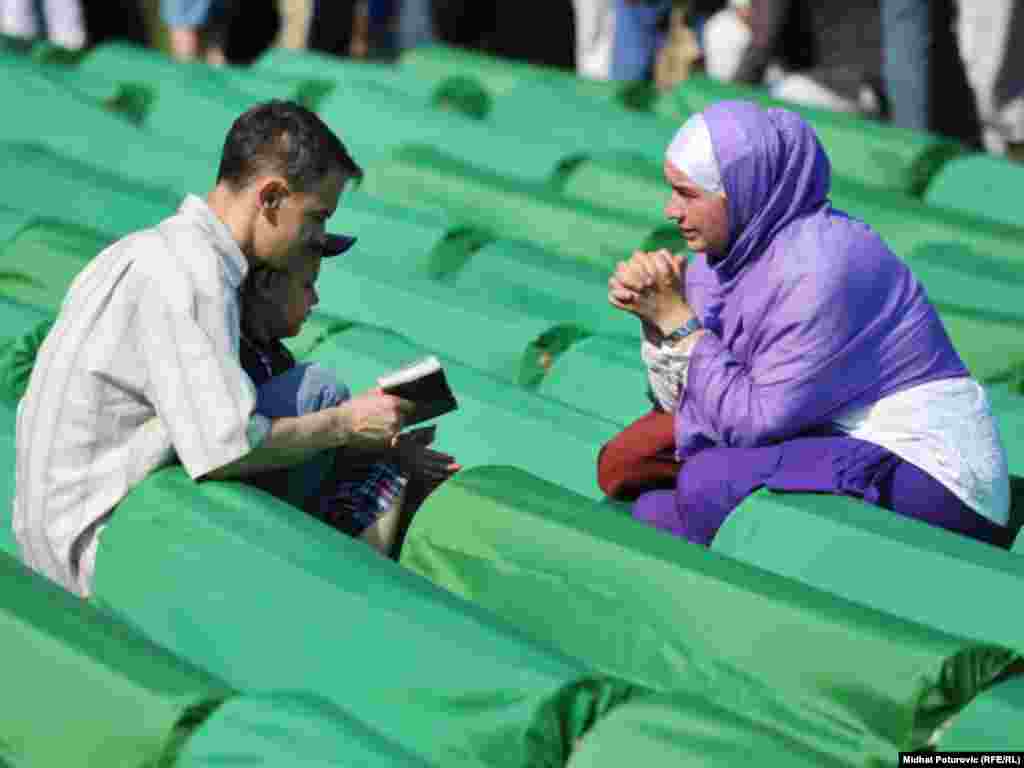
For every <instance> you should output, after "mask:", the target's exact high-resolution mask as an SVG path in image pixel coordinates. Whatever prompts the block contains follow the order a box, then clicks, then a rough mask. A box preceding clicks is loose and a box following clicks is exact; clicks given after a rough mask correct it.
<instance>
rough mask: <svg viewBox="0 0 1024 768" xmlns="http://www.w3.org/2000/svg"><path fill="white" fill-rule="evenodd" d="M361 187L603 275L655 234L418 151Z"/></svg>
mask: <svg viewBox="0 0 1024 768" xmlns="http://www.w3.org/2000/svg"><path fill="white" fill-rule="evenodd" d="M363 188H364V189H365V190H366V191H367V192H368V193H370V194H372V195H376V196H378V197H381V198H383V199H385V200H389V201H391V202H393V203H396V204H400V205H408V206H411V207H417V206H434V207H440V208H443V209H444V210H446V211H447V212H448V214H449V215H450V216H451V217H452V218H453V219H456V220H460V221H463V222H465V223H468V224H472V225H474V226H476V227H480V228H482V229H485V230H487V231H490V232H492V233H494V234H495V235H497V236H498V237H502V238H509V239H520V240H529V241H532V242H534V243H536V244H537V245H540V246H542V247H544V248H546V249H549V250H550V251H551V252H552V253H554V254H557V255H559V256H561V257H563V258H570V259H575V260H577V261H583V262H587V263H590V264H593V265H596V266H598V267H602V268H604V269H613V268H614V266H615V264H616V263H617V262H618V261H619V260H620V259H623V258H626V257H628V256H629V254H630V253H631V252H632V250H633V249H635V248H639V247H641V245H642V244H643V242H644V241H645V240H646V239H647V237H648V236H649V235H650V234H651V231H652V230H653V229H654V227H652V226H651V225H650V223H649V222H648V221H647V220H645V219H644V218H642V217H639V216H631V215H628V214H623V213H615V212H613V211H610V210H607V209H601V208H597V207H596V206H593V205H590V204H587V203H572V202H569V201H566V200H565V199H564V198H563V197H562V196H561V195H560V194H558V192H557V191H554V190H550V189H548V188H547V187H545V186H542V185H538V184H531V183H527V182H521V181H516V180H511V179H508V178H506V177H501V176H497V175H495V174H493V173H489V172H486V171H482V170H480V169H477V168H473V167H471V166H469V165H467V164H466V163H464V162H463V161H462V160H460V159H458V158H456V157H454V156H451V155H448V154H445V153H443V152H440V151H438V150H436V149H434V148H432V147H426V146H419V145H408V146H404V147H402V148H400V149H398V150H396V151H395V152H394V153H392V155H391V156H390V157H388V158H387V159H386V160H385V161H382V162H379V163H376V164H373V165H371V166H370V167H369V168H368V169H367V177H366V181H365V182H364V183H363ZM680 242H681V241H680Z"/></svg>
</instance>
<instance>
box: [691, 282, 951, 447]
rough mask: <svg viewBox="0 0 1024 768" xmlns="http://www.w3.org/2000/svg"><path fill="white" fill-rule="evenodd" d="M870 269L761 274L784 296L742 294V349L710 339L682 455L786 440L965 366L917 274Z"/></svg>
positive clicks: (698, 365)
mask: <svg viewBox="0 0 1024 768" xmlns="http://www.w3.org/2000/svg"><path fill="white" fill-rule="evenodd" d="M865 266H867V265H865V264H864V263H863V262H862V263H861V265H859V266H858V268H857V269H849V268H845V269H844V268H839V269H834V270H832V271H829V272H826V273H824V274H822V273H820V272H819V273H815V272H813V271H806V272H804V273H802V274H790V275H785V276H783V277H782V278H778V276H772V275H769V274H765V273H760V274H759V275H757V279H758V280H759V281H761V285H764V284H770V283H772V282H774V284H775V286H776V287H775V290H774V291H767V292H765V291H763V290H762V291H759V292H758V293H757V294H756V295H751V294H747V295H746V296H744V297H743V298H742V299H741V298H740V297H738V296H737V297H735V298H736V300H737V301H738V302H743V303H744V304H745V307H744V309H745V314H743V315H742V316H741V317H740V322H739V324H738V325H739V326H740V327H743V326H744V325H745V327H744V330H743V332H742V334H740V333H735V332H734V333H733V335H734V336H735V337H737V338H734V340H733V342H732V345H733V348H730V346H729V345H727V344H726V343H725V342H724V341H723V339H722V338H720V337H719V336H716V335H714V334H713V333H711V332H707V333H705V335H704V336H703V338H702V339H701V340H700V341H699V342H698V343H697V344H696V345H695V347H694V349H693V351H692V354H691V358H690V367H689V373H688V377H689V378H688V383H687V387H686V390H685V392H684V396H683V398H682V400H681V402H680V406H679V410H678V412H677V431H676V434H677V450H678V452H679V454H680V456H686V455H690V454H692V453H694V452H696V451H698V450H700V449H702V448H704V447H707V446H708V445H710V444H715V445H726V446H737V447H750V446H757V445H764V444H767V443H772V442H778V441H780V440H784V439H787V438H790V437H793V436H795V435H797V434H800V433H802V432H806V431H807V430H809V429H813V428H816V427H820V426H825V425H826V424H827V423H828V422H829V421H830V419H831V417H832V416H834V414H836V413H837V412H838V411H839V410H841V409H842V408H843V407H845V406H849V405H851V404H854V403H862V402H874V401H875V400H876V399H878V397H879V396H881V395H883V394H885V393H886V392H888V391H893V390H894V389H896V388H899V387H901V386H906V385H908V384H909V383H914V382H917V381H921V380H925V379H927V378H929V377H934V376H935V375H936V372H937V371H939V370H940V369H949V370H950V371H952V370H953V369H954V368H957V366H956V365H954V364H953V363H955V362H956V356H955V353H952V348H951V347H950V345H949V341H948V338H947V337H946V335H945V332H944V330H943V329H942V327H941V323H940V322H939V321H938V316H937V315H936V313H935V310H934V308H933V307H932V306H931V305H930V304H929V303H928V302H927V300H926V299H925V298H924V295H923V293H922V292H921V291H920V290H919V289H918V287H917V283H916V281H914V280H913V278H912V276H911V275H910V273H909V271H907V270H906V269H905V267H897V268H896V269H871V268H865ZM773 277H774V278H776V279H772V278H773ZM895 318H898V319H895ZM744 321H745V322H744ZM736 326H737V322H736V321H735V319H734V320H733V321H732V327H733V328H735V327H736ZM726 333H729V331H726ZM947 347H948V350H947Z"/></svg>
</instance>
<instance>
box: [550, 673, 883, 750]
mask: <svg viewBox="0 0 1024 768" xmlns="http://www.w3.org/2000/svg"><path fill="white" fill-rule="evenodd" d="M869 739H870V737H869V736H868V735H867V734H864V733H863V732H862V731H859V729H858V728H857V727H856V726H855V725H854V724H851V723H847V722H843V721H842V720H837V719H836V718H834V717H832V716H830V714H829V713H828V712H827V709H826V707H823V706H821V705H820V704H818V703H817V702H811V701H801V700H799V699H796V698H794V697H792V696H790V697H786V698H781V697H780V696H779V695H778V694H777V693H776V692H774V691H772V690H771V689H769V688H767V687H765V686H761V685H758V684H757V683H756V682H754V681H752V680H750V679H747V678H744V677H743V676H742V675H739V674H727V673H726V671H725V670H722V672H721V674H720V675H719V678H718V680H716V684H715V686H714V687H711V686H708V685H701V684H700V683H699V682H698V683H697V684H693V685H691V687H690V688H687V689H684V690H677V691H672V692H670V693H651V694H646V695H643V696H638V697H637V698H635V699H633V700H631V701H629V702H626V703H625V704H623V705H622V706H620V707H618V708H617V709H615V710H614V711H613V712H611V713H610V714H609V715H608V716H607V717H605V718H604V719H602V720H600V721H599V722H598V723H597V724H596V725H595V727H594V728H593V729H592V730H591V731H590V732H589V733H587V735H586V736H585V737H584V739H583V742H582V743H581V745H580V747H579V749H578V750H577V751H576V753H575V754H574V755H573V756H572V757H571V758H570V760H569V762H568V764H567V766H568V768H612V766H616V767H617V766H622V765H645V766H646V765H651V766H654V765H657V766H669V765H686V766H694V767H695V768H696V767H699V768H733V766H737V765H773V766H787V768H826V767H828V768H838V767H839V766H846V767H847V768H864V766H868V765H871V766H877V768H887V767H888V766H891V765H892V764H893V761H894V760H895V759H896V757H895V752H893V753H892V756H891V757H890V758H888V759H882V758H881V754H885V753H886V751H887V750H886V749H885V747H884V746H881V745H879V747H878V752H877V753H876V754H875V756H874V757H873V758H868V759H864V752H865V748H864V741H867V740H869Z"/></svg>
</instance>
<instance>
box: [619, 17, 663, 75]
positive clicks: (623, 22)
mask: <svg viewBox="0 0 1024 768" xmlns="http://www.w3.org/2000/svg"><path fill="white" fill-rule="evenodd" d="M671 8H672V3H671V0H658V2H654V3H651V2H640V3H627V2H626V0H615V38H614V42H613V43H612V67H611V79H612V80H645V79H646V78H647V77H648V76H649V75H650V73H651V70H652V68H653V66H654V57H655V55H656V54H657V52H658V49H659V48H660V47H661V46H662V44H663V43H664V42H665V40H664V37H665V35H664V34H663V33H662V32H660V31H659V30H658V22H659V21H660V19H661V18H662V17H663V16H664V15H665V14H666V13H668V12H669V10H671Z"/></svg>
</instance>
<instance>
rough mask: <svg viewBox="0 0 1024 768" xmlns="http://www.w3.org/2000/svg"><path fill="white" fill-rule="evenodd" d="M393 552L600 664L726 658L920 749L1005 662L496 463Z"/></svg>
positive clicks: (682, 675)
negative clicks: (681, 537)
mask: <svg viewBox="0 0 1024 768" xmlns="http://www.w3.org/2000/svg"><path fill="white" fill-rule="evenodd" d="M402 562H403V563H404V564H405V565H407V566H408V567H410V568H411V569H413V570H414V571H416V572H417V573H420V574H423V575H424V576H427V577H428V578H430V579H431V580H432V581H434V582H435V583H437V584H439V585H441V586H443V587H446V588H447V589H450V590H451V591H453V592H455V593H456V594H458V595H461V596H463V597H465V598H467V599H469V600H471V601H473V602H475V603H477V604H478V605H480V606H482V607H485V608H487V609H489V610H491V611H493V612H494V613H495V614H496V615H499V616H502V617H503V618H505V619H507V620H509V621H512V622H513V623H515V624H517V625H518V626H520V627H521V628H522V629H523V630H524V631H525V632H527V633H528V634H529V635H531V636H533V637H535V638H537V639H539V640H541V641H543V642H548V643H551V644H553V645H555V646H557V647H560V648H561V649H562V650H563V651H565V652H567V653H570V654H572V655H574V656H577V657H579V658H581V659H584V660H586V661H587V662H589V663H590V664H592V665H593V666H595V667H596V668H598V669H601V670H604V671H605V672H607V673H609V674H614V675H616V676H620V677H623V678H626V679H630V680H634V681H636V682H639V683H642V684H645V685H647V686H649V687H652V688H655V689H659V690H671V689H673V688H675V687H677V685H678V684H680V681H681V680H685V679H689V678H690V677H692V675H693V674H694V669H696V670H697V671H699V672H700V673H702V674H704V675H706V676H707V677H708V678H710V680H711V682H710V683H709V684H710V685H714V679H715V675H716V672H715V668H716V666H717V665H719V664H724V665H726V666H727V667H731V668H734V669H737V670H742V671H743V673H745V674H746V675H747V676H748V677H750V678H752V679H754V680H757V681H758V682H759V683H761V684H763V685H766V686H768V687H770V688H772V689H774V690H775V691H776V692H777V693H778V694H779V695H780V696H782V697H783V698H785V699H787V700H788V697H790V696H796V697H811V698H817V699H820V700H822V701H823V702H825V703H826V705H827V711H828V712H829V713H830V715H831V716H833V717H836V718H839V719H841V720H845V721H846V722H849V723H859V724H860V725H861V727H863V729H864V730H865V731H866V732H868V733H870V734H872V739H878V740H881V741H883V742H886V743H888V745H889V746H890V748H891V749H893V750H895V749H896V748H902V749H908V748H910V747H915V746H923V745H924V744H925V743H926V741H927V740H928V739H929V738H930V737H931V736H932V734H933V733H934V731H935V729H936V728H938V727H939V726H940V725H941V724H942V723H943V722H944V721H945V719H946V718H947V717H948V715H949V714H951V713H952V712H955V711H957V710H959V709H960V708H961V707H963V706H964V705H965V704H966V703H967V702H968V701H970V699H971V698H972V697H973V696H974V695H975V694H977V693H978V691H979V690H981V689H982V688H984V687H985V685H987V684H988V683H989V682H991V680H992V679H993V678H994V677H995V676H996V675H998V674H999V673H1000V672H1001V671H1002V670H1003V669H1005V668H1006V667H1007V665H1009V664H1010V663H1011V662H1012V661H1013V660H1014V659H1015V658H1016V657H1017V655H1016V654H1015V653H1013V652H1012V651H1009V650H1006V649H1004V648H1001V647H999V646H996V645H991V644H982V643H978V642H976V641H973V640H968V639H965V638H960V637H955V636H952V635H948V634H945V633H942V632H939V631H937V630H934V629H930V628H927V627H925V626H923V625H920V624H916V623H913V622H909V621H905V620H902V619H897V618H895V617H892V616H889V615H886V614H884V613H881V612H879V611H876V610H872V609H869V608H866V607H863V606H860V605H857V604H855V603H852V602H849V601H847V600H843V599H841V598H839V597H836V596H833V595H830V594H828V593H826V592H823V591H820V590H817V589H812V588H811V587H808V586H805V585H803V584H800V583H798V582H796V581H793V580H790V579H785V578H782V577H779V576H776V575H774V574H771V573H768V572H766V571H763V570H760V569H758V568H754V567H752V566H749V565H746V564H745V563H740V562H737V561H734V560H731V559H728V558H724V557H722V556H720V555H717V554H716V553H714V552H709V551H708V550H706V549H704V548H702V547H697V546H695V545H692V544H689V543H687V542H685V541H682V540H679V539H675V538H673V537H671V536H668V535H666V534H664V533H662V532H660V531H657V530H654V529H652V528H648V527H646V526H643V525H641V524H639V523H637V522H635V521H634V520H632V519H629V518H627V517H625V516H623V515H621V514H618V513H616V512H614V511H613V510H610V509H608V508H606V507H604V506H602V505H599V504H596V503H594V502H592V501H590V500H588V499H585V498H583V497H581V496H578V495H576V494H573V493H570V492H568V491H567V490H565V489H564V488H561V487H558V486H555V485H552V484H550V483H547V482H544V481H542V480H540V479H538V478H535V477H532V476H530V475H528V474H526V473H524V472H522V471H520V470H517V469H513V468H509V467H489V468H482V469H478V470H476V471H473V472H464V473H460V474H459V475H458V476H457V477H455V478H454V479H453V480H451V481H449V482H448V483H446V484H445V485H444V486H442V487H441V488H440V489H439V490H438V491H437V492H436V493H435V494H434V495H432V496H431V497H430V499H428V501H427V502H426V504H425V505H424V507H423V508H421V510H420V511H419V513H418V514H417V516H416V518H415V520H414V521H413V525H412V528H411V529H410V532H409V535H408V537H407V539H406V542H405V546H404V548H403V551H402ZM567 606H571V609H567ZM865 748H866V749H867V748H868V747H867V745H866V746H865ZM872 748H873V747H872ZM876 757H881V759H883V760H888V759H890V756H889V755H880V756H879V755H876Z"/></svg>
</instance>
